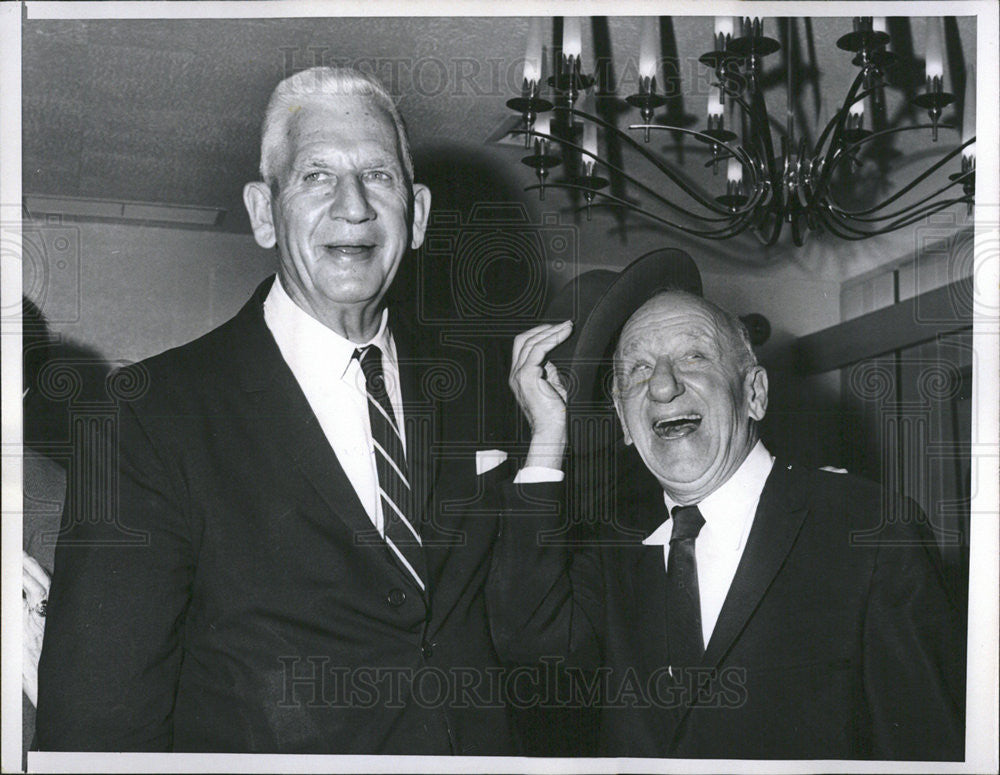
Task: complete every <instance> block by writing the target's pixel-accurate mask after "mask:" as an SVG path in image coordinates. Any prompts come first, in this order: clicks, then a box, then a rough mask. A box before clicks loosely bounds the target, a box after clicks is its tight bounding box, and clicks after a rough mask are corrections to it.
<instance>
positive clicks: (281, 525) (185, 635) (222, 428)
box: [38, 281, 513, 754]
mask: <svg viewBox="0 0 1000 775" xmlns="http://www.w3.org/2000/svg"><path fill="white" fill-rule="evenodd" d="M269 287H270V281H268V282H266V283H264V284H263V285H262V286H261V287H260V288H259V289H258V290H257V293H256V294H255V296H254V297H253V298H252V299H251V300H250V302H249V303H248V304H247V305H246V306H245V307H244V308H243V309H242V310H241V311H240V312H239V313H238V314H237V315H236V317H234V318H233V319H232V320H230V321H229V322H228V323H226V324H224V325H223V326H221V327H220V328H218V329H216V330H214V331H212V332H210V333H209V334H207V335H206V336H204V337H202V338H200V339H198V340H196V341H194V342H192V343H190V344H188V345H185V346H183V347H180V348H177V349H174V350H170V351H168V352H166V353H163V354H161V355H159V356H156V357H154V358H151V359H149V360H147V361H143V362H141V363H139V364H136V365H133V366H131V367H128V368H126V369H125V370H124V371H122V372H120V373H119V374H118V375H117V376H115V377H113V378H112V382H111V389H112V391H113V392H116V393H117V395H118V396H119V400H118V401H117V402H116V404H115V405H114V406H112V407H111V408H110V410H107V409H105V410H102V411H103V414H102V413H101V412H96V413H95V416H94V417H92V418H88V417H84V418H83V419H82V421H83V422H90V423H96V424H97V427H99V428H101V429H103V431H104V433H103V436H104V440H105V442H106V444H105V446H104V447H103V448H102V449H96V448H92V449H88V450H82V451H81V454H80V456H78V458H77V459H76V460H74V461H73V465H74V467H75V470H74V471H72V472H71V475H70V476H71V486H70V490H69V501H68V503H67V508H66V512H65V514H64V522H63V534H62V535H61V537H60V543H59V546H58V549H57V552H56V575H55V578H54V580H53V584H52V591H51V595H50V599H49V614H48V624H47V632H46V637H45V645H44V649H43V654H42V663H41V668H40V685H41V686H40V701H39V714H38V744H39V748H40V749H42V750H178V751H235V752H239V751H245V752H311V753H399V754H448V753H460V754H504V753H511V752H513V745H512V742H511V736H510V732H509V727H508V719H507V712H506V709H505V708H504V706H503V704H502V703H498V702H496V701H494V702H492V703H474V702H471V701H470V700H469V698H468V697H467V696H466V697H463V696H461V695H460V696H458V697H457V698H456V697H455V696H454V694H455V691H456V687H459V686H462V685H464V686H465V687H466V688H465V692H466V694H468V693H469V692H470V691H473V692H474V691H476V690H477V689H476V687H475V686H473V684H474V683H475V681H477V680H478V681H480V682H483V681H485V680H486V679H487V678H488V676H487V675H486V672H487V670H488V669H495V668H496V667H497V666H498V659H497V656H496V653H495V651H494V649H493V646H492V645H491V641H490V634H489V630H488V627H487V622H486V610H485V603H484V599H483V585H484V582H485V577H486V574H487V570H488V564H489V557H490V551H491V548H492V544H493V541H494V538H495V535H496V532H497V530H496V520H497V509H496V507H495V505H494V506H493V507H490V505H489V498H490V493H491V492H492V491H493V490H495V489H496V487H495V486H496V485H497V480H498V478H499V477H500V476H501V475H502V474H503V473H505V472H502V471H499V470H497V471H494V472H492V473H489V474H486V475H484V476H481V477H477V476H476V472H475V463H474V460H475V457H474V454H475V449H476V448H477V447H480V448H481V447H482V446H483V444H482V433H483V431H482V430H481V421H482V417H481V409H482V408H481V407H480V406H479V402H478V400H477V397H478V395H479V393H478V392H477V390H476V387H477V385H478V382H477V379H478V372H477V371H476V370H475V366H474V365H473V366H470V365H469V364H467V363H464V362H462V361H461V360H460V359H456V358H455V356H454V353H451V352H448V353H444V354H442V353H440V352H438V353H435V354H434V355H433V356H432V357H428V356H426V355H425V354H423V353H422V352H421V351H420V350H418V349H417V346H416V342H415V339H416V332H415V331H414V330H411V329H410V328H409V327H408V326H407V325H406V324H405V323H404V322H403V321H402V319H401V318H398V317H396V316H394V317H393V334H394V337H395V339H396V343H397V349H398V353H399V357H400V362H401V378H402V379H401V381H402V383H403V384H402V388H403V401H404V405H405V409H404V412H405V417H406V422H407V443H408V448H409V449H408V460H409V461H410V462H411V469H412V470H411V479H412V480H413V483H414V487H415V490H416V495H417V499H418V501H419V502H421V503H423V504H424V510H423V518H424V520H425V524H424V536H423V537H424V541H425V544H426V547H427V560H428V566H429V570H428V572H429V577H430V583H429V589H430V596H429V599H425V598H424V597H423V596H422V595H421V593H420V590H419V588H418V587H417V586H416V585H415V584H414V583H413V582H412V580H411V579H410V577H409V576H408V574H407V573H406V572H404V571H403V570H402V569H401V567H400V566H399V565H397V563H396V561H395V559H394V558H393V556H392V555H391V554H390V552H389V551H388V549H387V548H386V546H385V544H384V542H383V541H382V540H381V539H380V538H378V536H377V534H376V533H374V528H373V527H372V524H371V522H370V520H369V518H368V516H367V515H366V513H365V511H364V509H363V507H362V506H361V503H360V501H359V500H358V498H357V496H356V494H355V492H354V490H353V488H352V487H351V484H350V482H349V480H348V479H347V477H346V475H345V474H344V472H343V470H342V469H341V467H340V465H339V463H338V461H337V458H336V456H335V454H334V453H333V451H332V449H331V448H330V446H329V444H328V442H327V441H326V438H325V436H324V435H323V432H322V430H321V429H320V427H319V424H318V422H317V420H316V417H315V415H314V414H313V412H312V411H311V409H310V407H309V405H308V403H307V401H306V399H305V396H304V395H303V393H302V391H301V389H300V388H299V385H298V383H297V382H296V381H295V379H294V377H293V375H292V373H291V371H290V370H289V368H288V367H287V365H286V364H285V362H284V360H283V359H282V357H281V354H280V352H279V350H278V348H277V345H276V344H275V342H274V339H273V338H272V336H271V334H270V332H269V331H268V330H267V327H266V325H265V323H264V320H263V316H262V303H263V300H264V298H265V297H266V293H267V291H268V288H269ZM92 446H94V445H92ZM102 467H103V472H101V471H98V475H97V476H96V480H97V482H98V483H99V484H100V486H102V487H104V488H105V489H99V490H98V491H93V490H92V489H91V488H90V487H88V485H87V482H93V481H94V479H95V477H94V476H93V473H94V470H95V469H102ZM88 476H89V477H90V478H89V479H88V478H87V477H88ZM463 681H464V684H463V683H462V682H463ZM470 687H471V688H470ZM479 690H482V691H486V690H485V689H483V687H482V686H480V687H479ZM448 691H451V692H452V693H451V694H450V695H449V694H447V692H448ZM459 691H461V690H459ZM463 700H464V702H463Z"/></svg>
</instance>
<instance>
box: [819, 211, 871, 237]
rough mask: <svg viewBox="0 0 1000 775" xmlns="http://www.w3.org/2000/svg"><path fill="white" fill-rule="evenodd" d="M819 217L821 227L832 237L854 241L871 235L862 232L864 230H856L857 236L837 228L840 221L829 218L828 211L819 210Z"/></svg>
mask: <svg viewBox="0 0 1000 775" xmlns="http://www.w3.org/2000/svg"><path fill="white" fill-rule="evenodd" d="M819 218H820V221H822V223H823V227H824V228H825V229H826V230H827V231H828V232H830V233H831V234H832V235H833V236H834V237H837V238H839V239H842V240H850V241H852V242H856V241H858V240H863V239H866V238H867V237H870V236H873V235H871V234H867V233H864V232H858V235H859V236H855V235H853V234H848V233H847V232H845V231H841V230H840V228H839V227H840V223H839V222H838V221H836V220H834V219H833V218H831V216H830V213H828V212H827V211H826V210H820V211H819Z"/></svg>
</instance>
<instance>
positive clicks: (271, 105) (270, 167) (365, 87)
mask: <svg viewBox="0 0 1000 775" xmlns="http://www.w3.org/2000/svg"><path fill="white" fill-rule="evenodd" d="M337 97H370V98H371V99H372V102H374V103H375V104H377V105H379V106H380V107H382V108H385V110H386V111H387V112H388V113H389V115H390V116H391V117H392V123H393V125H394V126H395V127H396V139H397V141H398V144H399V156H400V160H401V161H402V162H403V169H404V171H405V172H406V177H407V182H408V183H410V184H412V183H413V157H412V155H411V154H410V141H409V139H408V138H407V136H406V125H405V124H404V123H403V117H402V116H401V115H400V114H399V111H398V110H397V109H396V103H395V102H393V99H392V95H390V94H389V92H388V91H386V88H385V86H383V85H382V82H381V81H379V80H378V79H377V78H375V77H374V76H371V75H368V74H366V73H362V72H359V71H358V70H354V69H352V68H349V67H311V68H309V69H308V70H303V71H301V72H298V73H295V75H291V76H289V77H288V78H286V79H285V80H283V81H282V82H281V83H279V84H278V85H277V86H275V87H274V91H273V92H271V99H270V100H269V101H268V103H267V111H266V112H265V113H264V125H263V127H262V128H261V139H260V175H261V178H262V179H263V180H264V182H265V183H267V184H268V185H270V186H273V185H275V183H276V182H277V169H276V168H275V165H276V164H277V163H279V160H280V149H281V147H282V146H283V144H284V140H285V134H286V132H285V124H286V122H287V121H288V118H289V116H291V115H294V110H291V109H292V108H296V107H298V106H300V105H302V103H303V102H304V101H307V100H310V99H314V100H323V99H330V98H337Z"/></svg>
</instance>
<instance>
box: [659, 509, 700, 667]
mask: <svg viewBox="0 0 1000 775" xmlns="http://www.w3.org/2000/svg"><path fill="white" fill-rule="evenodd" d="M671 516H672V518H673V521H674V526H673V529H672V531H671V533H670V556H669V557H668V559H667V648H668V650H669V651H668V653H669V655H670V666H671V667H672V668H675V667H680V668H685V667H691V666H693V665H696V664H698V663H699V662H700V661H701V658H702V656H703V655H704V653H705V644H704V641H703V640H702V634H701V600H700V598H699V596H698V565H697V562H696V560H695V555H694V542H695V539H696V538H697V537H698V533H699V532H701V528H702V525H704V524H705V518H704V517H702V516H701V512H700V511H698V507H697V506H674V509H673V511H672V512H671Z"/></svg>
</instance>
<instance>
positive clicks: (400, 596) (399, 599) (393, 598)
mask: <svg viewBox="0 0 1000 775" xmlns="http://www.w3.org/2000/svg"><path fill="white" fill-rule="evenodd" d="M385 602H386V603H388V604H389V605H391V606H392V607H393V608H399V607H400V606H401V605H402V604H403V603H405V602H406V593H405V592H404V591H403V590H401V589H396V588H395V587H394V588H393V589H390V590H389V594H387V595H386V596H385Z"/></svg>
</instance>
